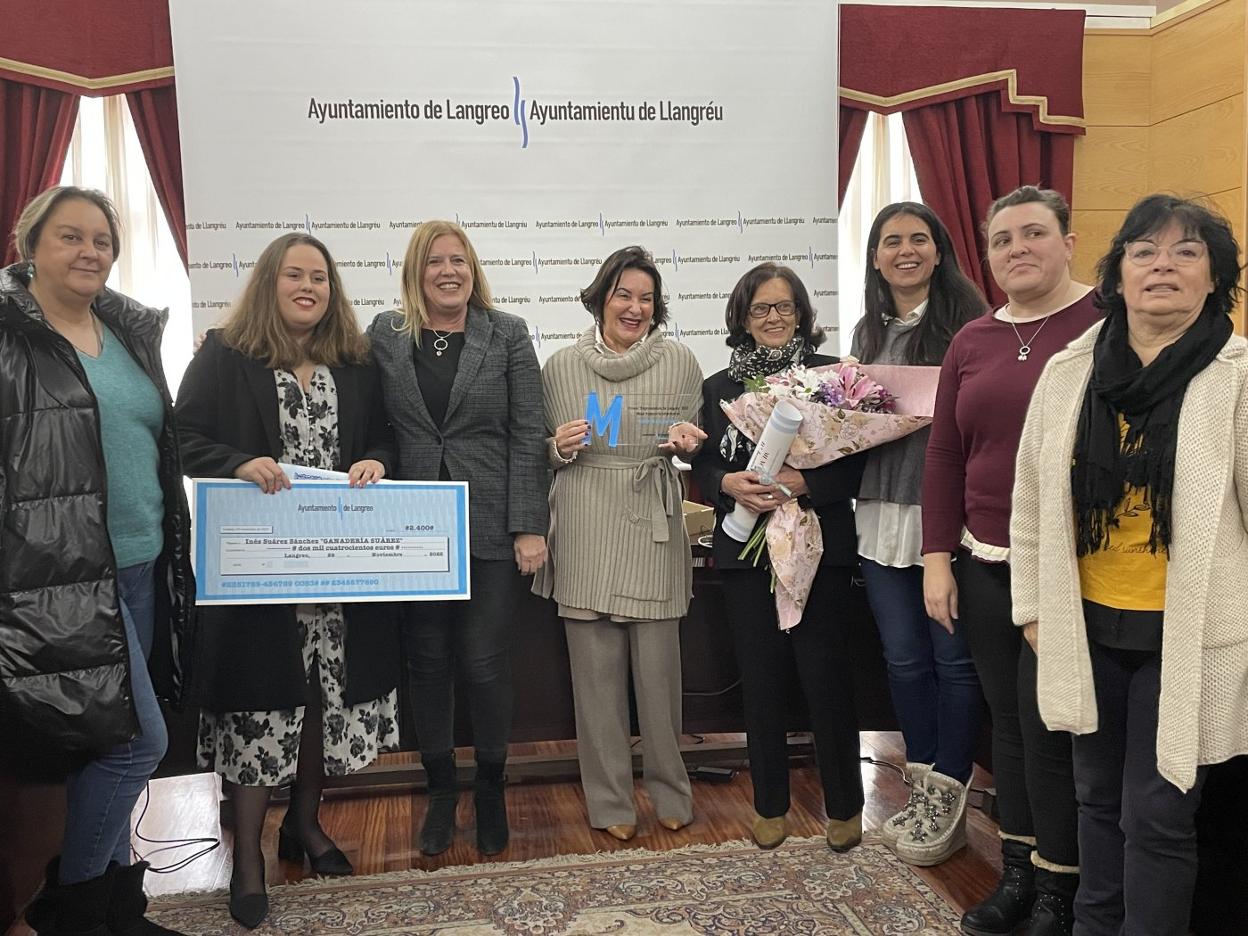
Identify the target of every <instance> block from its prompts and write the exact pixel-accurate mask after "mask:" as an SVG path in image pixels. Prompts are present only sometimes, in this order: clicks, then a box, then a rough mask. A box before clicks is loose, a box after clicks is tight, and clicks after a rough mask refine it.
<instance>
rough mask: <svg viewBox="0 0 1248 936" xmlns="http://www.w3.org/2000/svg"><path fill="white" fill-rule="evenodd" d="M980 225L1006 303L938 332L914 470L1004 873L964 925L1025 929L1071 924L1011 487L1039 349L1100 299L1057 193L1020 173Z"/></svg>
mask: <svg viewBox="0 0 1248 936" xmlns="http://www.w3.org/2000/svg"><path fill="white" fill-rule="evenodd" d="M985 235H986V240H987V243H988V265H989V267H990V268H991V270H992V275H993V278H994V279H995V280H996V281H997V285H998V286H1000V287H1001V288H1002V290H1004V291H1005V294H1006V297H1007V299H1008V300H1009V302H1008V303H1007V304H1006V305H1005V306H1003V307H1002V308H1000V309H998V310H996V311H995V312H993V313H992V314H991V315H983V316H980V317H979V318H977V319H976V320H975V321H973V322H970V323H968V324H967V325H965V326H963V327H962V330H961V331H959V332H958V333H957V334H956V335H954V336H953V340H952V341H951V342H950V343H949V350H948V351H947V352H946V353H945V358H944V361H943V362H942V364H941V369H940V384H939V387H938V389H937V391H936V410H935V418H934V419H933V421H932V430H931V438H930V440H929V441H928V444H927V461H926V464H925V466H924V474H923V597H924V602H925V604H926V606H927V613H928V615H929V616H930V617H932V618H933V619H934V620H936V621H938V622H939V623H940V624H942V625H943V626H944V627H946V628H948V627H951V626H952V624H953V621H955V620H957V621H959V622H960V623H961V625H962V626H964V627H965V628H966V636H967V640H968V642H969V643H970V645H971V656H972V658H973V659H974V660H975V670H976V672H977V673H978V674H979V682H980V685H981V686H983V688H984V697H985V698H986V699H987V700H988V708H989V711H990V712H991V714H992V773H993V779H994V780H995V781H996V784H997V807H998V810H999V813H1000V829H999V834H1000V836H1001V840H1002V841H1001V863H1002V875H1001V880H1000V882H999V883H998V885H997V888H996V890H995V891H994V892H993V893H992V894H990V895H989V896H988V897H987V898H986V899H985V900H983V901H982V902H981V903H979V904H977V905H975V906H974V907H972V908H971V909H970V910H968V911H967V912H966V913H965V914H964V915H963V917H962V930H963V932H965V933H968V934H970V936H998V934H1001V936H1003V934H1008V933H1013V932H1014V931H1015V930H1017V929H1018V928H1019V927H1020V926H1023V925H1024V924H1026V925H1027V926H1028V927H1029V928H1028V929H1027V933H1028V934H1029V936H1069V934H1070V927H1071V922H1072V912H1071V903H1072V900H1073V898H1074V893H1075V888H1076V886H1077V885H1078V881H1079V878H1078V873H1079V847H1078V837H1077V833H1076V806H1075V790H1074V781H1073V780H1072V779H1071V766H1070V738H1069V736H1068V735H1066V734H1064V733H1061V732H1053V731H1048V730H1046V729H1045V727H1044V723H1043V722H1042V721H1041V720H1040V714H1039V712H1038V711H1037V709H1036V655H1035V653H1034V652H1033V651H1032V649H1031V647H1030V646H1029V645H1028V644H1027V642H1026V641H1024V640H1023V638H1022V634H1021V633H1020V632H1019V630H1018V628H1016V627H1014V626H1013V623H1012V620H1011V616H1010V610H1011V609H1010V562H1009V560H1010V493H1011V491H1012V490H1013V486H1014V458H1015V455H1016V454H1017V452H1018V440H1019V436H1020V435H1021V434H1022V431H1023V420H1024V418H1025V416H1026V413H1027V404H1028V401H1030V400H1031V396H1032V390H1033V389H1034V388H1035V386H1036V381H1037V380H1039V379H1040V372H1041V371H1042V370H1043V369H1044V365H1045V362H1047V361H1048V359H1049V358H1051V357H1052V356H1053V355H1055V354H1057V353H1058V352H1059V351H1061V350H1062V349H1063V348H1064V347H1066V345H1067V344H1068V343H1069V342H1071V341H1073V340H1074V339H1075V338H1078V337H1079V336H1080V335H1082V334H1083V333H1084V332H1085V331H1087V330H1088V329H1089V328H1090V327H1091V326H1092V325H1094V324H1095V323H1096V322H1097V321H1099V320H1100V317H1101V312H1100V310H1099V309H1098V308H1097V307H1096V305H1095V303H1094V302H1093V297H1092V288H1091V287H1090V286H1087V285H1085V284H1083V283H1080V282H1078V281H1076V280H1074V279H1072V278H1071V275H1070V258H1071V254H1072V253H1073V251H1074V246H1075V235H1074V234H1073V233H1071V230H1070V206H1069V205H1067V204H1066V200H1065V199H1064V198H1063V197H1062V196H1061V194H1060V193H1058V192H1055V191H1053V190H1051V189H1039V188H1036V187H1035V186H1033V185H1024V186H1022V187H1021V188H1018V189H1015V190H1014V191H1013V192H1010V193H1009V194H1008V195H1004V196H1002V197H1001V198H998V199H997V200H996V201H995V202H993V203H992V205H991V206H989V208H988V217H987V221H986V222H985ZM1072 392H1073V391H1072ZM955 557H956V561H955Z"/></svg>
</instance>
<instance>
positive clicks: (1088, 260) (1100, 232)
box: [1070, 206, 1129, 285]
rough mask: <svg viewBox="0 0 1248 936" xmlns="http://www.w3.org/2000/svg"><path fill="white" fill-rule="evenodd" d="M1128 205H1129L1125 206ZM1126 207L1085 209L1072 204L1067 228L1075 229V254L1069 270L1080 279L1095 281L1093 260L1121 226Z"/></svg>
mask: <svg viewBox="0 0 1248 936" xmlns="http://www.w3.org/2000/svg"><path fill="white" fill-rule="evenodd" d="M1128 207H1129V206H1128ZM1126 216H1127V208H1120V209H1114V210H1106V211H1085V210H1084V209H1082V208H1075V210H1074V211H1073V212H1072V214H1071V219H1070V228H1071V230H1072V231H1073V232H1074V233H1075V256H1074V260H1073V261H1072V262H1071V273H1072V274H1073V275H1074V278H1075V279H1076V280H1078V281H1079V282H1081V283H1087V284H1088V285H1093V284H1095V283H1096V263H1097V261H1098V260H1100V259H1101V257H1102V256H1103V255H1104V254H1105V252H1106V251H1107V250H1108V249H1109V242H1110V241H1111V240H1112V239H1113V237H1114V235H1115V234H1116V233H1117V232H1118V229H1119V228H1120V227H1122V221H1123V218H1125V217H1126Z"/></svg>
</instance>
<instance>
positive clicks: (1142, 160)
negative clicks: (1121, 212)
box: [1073, 126, 1149, 210]
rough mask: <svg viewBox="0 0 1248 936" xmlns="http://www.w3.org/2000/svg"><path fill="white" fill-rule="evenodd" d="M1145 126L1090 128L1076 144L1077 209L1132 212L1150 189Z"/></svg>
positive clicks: (1075, 178)
mask: <svg viewBox="0 0 1248 936" xmlns="http://www.w3.org/2000/svg"><path fill="white" fill-rule="evenodd" d="M1148 134H1149V130H1148V127H1146V126H1140V127H1122V126H1117V127H1115V126H1090V127H1088V132H1087V134H1086V135H1084V136H1082V137H1079V138H1077V139H1076V140H1075V177H1074V193H1073V196H1074V202H1073V203H1074V205H1075V206H1076V207H1077V208H1079V209H1080V210H1105V209H1116V208H1129V207H1131V205H1132V204H1134V203H1135V201H1136V200H1137V199H1138V198H1139V197H1140V196H1141V195H1143V194H1144V193H1145V191H1146V190H1147V189H1148Z"/></svg>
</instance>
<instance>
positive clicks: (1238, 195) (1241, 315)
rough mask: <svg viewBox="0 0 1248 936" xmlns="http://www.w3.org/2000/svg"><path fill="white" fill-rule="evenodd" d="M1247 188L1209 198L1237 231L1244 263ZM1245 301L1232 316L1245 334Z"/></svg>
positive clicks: (1247, 228)
mask: <svg viewBox="0 0 1248 936" xmlns="http://www.w3.org/2000/svg"><path fill="white" fill-rule="evenodd" d="M1245 191H1246V190H1245V189H1243V188H1236V189H1231V190H1230V191H1229V192H1217V193H1215V194H1213V195H1210V196H1209V200H1210V201H1211V202H1213V203H1214V204H1215V205H1216V206H1217V207H1218V210H1220V211H1221V212H1222V213H1223V214H1224V215H1226V217H1227V218H1228V219H1229V220H1230V222H1231V227H1232V228H1233V229H1234V231H1235V240H1237V241H1238V242H1239V259H1240V262H1241V263H1242V262H1243V260H1244V255H1245V252H1246V251H1248V222H1246V220H1245V217H1244V214H1245V206H1244V203H1245V197H1244V196H1245ZM1246 311H1248V310H1245V308H1244V303H1243V302H1242V301H1241V302H1240V303H1239V305H1238V306H1236V308H1235V312H1234V313H1233V314H1232V316H1231V317H1232V318H1233V319H1234V320H1235V330H1236V331H1237V332H1239V334H1241V335H1242V334H1244V328H1245V324H1246V323H1248V316H1246V314H1245V313H1246Z"/></svg>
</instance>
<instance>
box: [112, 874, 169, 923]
mask: <svg viewBox="0 0 1248 936" xmlns="http://www.w3.org/2000/svg"><path fill="white" fill-rule="evenodd" d="M147 869H148V864H147V862H146V861H140V862H139V863H138V864H132V865H129V866H127V867H124V868H123V867H118V868H117V869H116V870H114V872H113V890H112V893H111V895H110V896H109V898H108V931H109V933H111V934H112V936H182V934H181V933H179V932H178V931H177V930H171V929H166V928H165V927H163V926H158V925H157V924H155V923H153V922H152V921H151V920H149V919H147V918H146V916H144V914H146V913H147V895H146V894H144V893H143V875H144V874H145V873H146V872H147Z"/></svg>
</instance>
